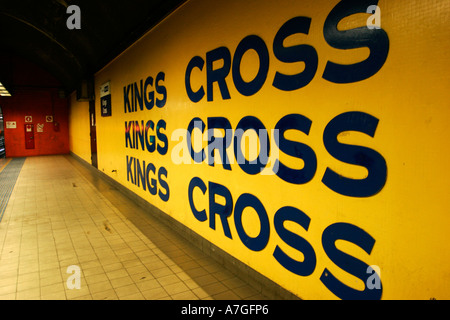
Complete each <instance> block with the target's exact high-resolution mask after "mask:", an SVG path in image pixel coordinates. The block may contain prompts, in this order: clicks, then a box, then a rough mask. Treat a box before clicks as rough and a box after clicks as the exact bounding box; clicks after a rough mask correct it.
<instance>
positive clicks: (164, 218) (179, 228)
mask: <svg viewBox="0 0 450 320" xmlns="http://www.w3.org/2000/svg"><path fill="white" fill-rule="evenodd" d="M66 157H67V159H68V160H69V162H70V159H71V158H72V159H74V160H76V161H77V163H79V164H81V165H82V166H83V167H84V168H86V169H88V170H89V171H90V172H91V173H93V174H94V175H95V176H97V177H99V178H101V179H102V180H103V181H105V182H106V183H108V184H109V185H111V186H112V187H114V188H116V189H117V190H119V191H120V192H121V193H122V194H124V195H125V196H127V197H128V198H129V199H130V200H132V201H133V202H135V203H136V204H138V205H139V207H141V208H142V209H143V210H144V211H145V212H147V213H148V214H150V215H151V216H153V217H156V218H158V220H159V221H161V222H163V223H164V224H165V225H167V226H169V227H170V228H171V229H172V230H174V231H175V232H176V233H178V234H179V235H181V236H182V237H183V238H184V239H186V240H187V241H189V242H190V243H192V245H193V246H195V247H197V248H198V249H200V250H201V251H202V252H203V253H204V254H205V255H207V256H208V257H211V258H213V259H214V260H215V261H216V262H217V263H219V264H221V265H223V266H224V268H225V269H226V270H228V271H230V272H231V273H233V274H234V275H235V276H237V277H239V278H241V279H242V280H244V281H245V282H247V283H248V284H249V285H250V286H251V287H253V288H254V289H255V290H256V291H257V292H259V293H261V294H263V295H265V296H267V297H269V298H270V299H275V300H300V298H299V297H297V296H296V295H294V294H293V293H291V292H289V291H288V290H286V289H284V288H283V287H281V286H280V285H278V284H277V283H275V282H273V281H272V280H270V279H268V278H267V277H265V276H264V275H262V274H260V273H259V272H257V271H256V270H254V269H252V268H250V267H249V266H248V265H246V264H244V263H242V262H241V261H239V260H237V259H236V258H234V257H233V256H231V255H230V254H228V253H227V252H225V251H224V250H222V249H220V248H219V247H217V246H216V245H214V244H213V243H211V242H210V241H208V240H206V239H205V238H203V237H201V236H200V235H199V234H197V233H196V232H194V231H193V230H191V229H189V228H187V227H186V226H184V225H183V224H181V223H180V222H178V221H177V220H175V219H174V218H172V217H170V216H169V215H168V214H166V213H164V212H163V211H161V210H160V209H158V208H156V207H155V206H153V205H152V204H151V203H149V202H148V201H146V200H145V199H143V198H141V197H139V196H138V195H136V194H135V193H134V192H132V191H130V190H129V189H127V188H125V187H124V186H123V185H121V184H120V183H118V182H117V181H115V180H114V179H112V178H111V177H109V176H108V175H106V174H105V173H103V172H102V171H100V170H98V169H96V168H95V167H93V166H92V165H91V164H89V163H88V162H86V161H85V160H84V159H82V158H80V157H79V156H77V155H76V154H74V153H72V152H71V153H70V154H69V155H67V156H66ZM72 163H73V162H72Z"/></svg>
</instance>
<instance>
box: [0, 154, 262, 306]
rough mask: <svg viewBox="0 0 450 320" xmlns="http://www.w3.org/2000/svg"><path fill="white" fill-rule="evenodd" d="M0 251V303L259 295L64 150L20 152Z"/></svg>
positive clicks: (0, 227)
mask: <svg viewBox="0 0 450 320" xmlns="http://www.w3.org/2000/svg"><path fill="white" fill-rule="evenodd" d="M0 167H1V166H0ZM7 167H8V166H6V167H4V168H3V170H5V169H6V168H7ZM0 174H1V173H0ZM0 254H1V255H0V300H4V299H9V300H14V299H17V300H25V299H32V300H46V299H51V300H54V299H62V300H66V299H82V300H91V299H94V300H104V299H110V300H126V299H133V300H137V299H140V300H144V299H148V300H157V299H162V300H171V299H174V300H179V299H183V300H191V299H202V300H203V299H213V300H223V299H226V300H242V299H252V300H256V299H267V297H265V296H264V295H261V294H260V293H259V292H258V291H257V290H255V289H253V288H252V287H251V286H249V285H248V284H246V282H244V281H242V280H241V279H239V278H238V277H236V276H235V275H234V274H232V273H231V272H229V271H227V270H224V269H223V267H221V266H220V265H219V264H218V263H216V262H215V261H213V260H212V259H211V258H210V257H207V256H206V255H205V254H203V253H202V252H201V251H199V250H198V249H197V248H195V247H193V246H191V245H190V244H189V243H188V242H187V241H186V240H184V239H183V238H181V237H180V236H179V235H178V234H176V233H174V232H173V231H172V230H171V229H170V228H169V227H168V226H166V225H165V224H163V223H162V222H160V221H159V220H157V219H156V218H154V217H151V216H149V215H148V214H147V213H145V212H144V211H143V209H142V208H140V207H139V206H137V205H136V204H134V203H133V202H132V201H130V200H129V199H128V198H127V197H125V196H124V195H123V194H121V193H120V192H119V191H118V190H117V189H115V188H114V187H112V186H111V185H109V184H108V183H106V182H105V181H103V180H101V179H99V178H98V177H95V176H94V175H93V174H92V173H91V172H90V171H89V170H87V169H86V168H85V167H83V166H82V165H81V164H80V163H79V162H78V161H77V160H75V159H74V158H72V157H71V156H69V155H59V156H38V157H28V158H26V160H25V162H24V164H23V167H22V169H21V171H20V174H19V176H18V178H17V182H16V184H15V187H14V189H13V191H12V193H11V196H10V198H9V201H8V203H7V206H6V209H5V210H4V214H3V218H2V220H1V222H0ZM77 270H78V271H79V272H77ZM77 276H78V277H77Z"/></svg>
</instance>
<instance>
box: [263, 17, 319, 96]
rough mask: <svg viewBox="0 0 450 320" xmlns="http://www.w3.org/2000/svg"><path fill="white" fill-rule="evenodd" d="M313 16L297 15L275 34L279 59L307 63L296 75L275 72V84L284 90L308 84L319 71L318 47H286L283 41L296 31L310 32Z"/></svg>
mask: <svg viewBox="0 0 450 320" xmlns="http://www.w3.org/2000/svg"><path fill="white" fill-rule="evenodd" d="M310 25H311V18H307V17H295V18H292V19H291V20H289V21H287V22H286V23H285V24H283V25H282V26H281V28H280V30H278V32H277V34H276V35H275V39H274V41H273V53H274V55H275V56H276V57H277V59H278V60H280V61H282V62H286V63H293V62H300V61H303V62H304V63H305V69H304V70H303V71H302V72H301V73H298V74H295V75H285V74H282V73H280V72H277V73H276V74H275V77H274V79H273V84H272V85H273V86H274V87H275V88H277V89H280V90H284V91H293V90H297V89H300V88H303V87H305V86H306V85H308V84H309V83H310V82H311V80H312V79H313V78H314V75H315V74H316V71H317V65H318V61H319V57H318V55H317V51H316V49H314V47H312V46H310V45H306V44H302V45H296V46H291V47H285V46H284V45H283V42H284V40H285V39H286V38H288V37H289V36H292V35H294V34H296V33H301V34H308V33H309V27H310Z"/></svg>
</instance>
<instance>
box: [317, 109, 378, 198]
mask: <svg viewBox="0 0 450 320" xmlns="http://www.w3.org/2000/svg"><path fill="white" fill-rule="evenodd" d="M377 126H378V119H377V118H375V117H373V116H371V115H370V114H367V113H364V112H357V111H352V112H346V113H343V114H340V115H338V116H336V117H335V118H334V119H333V120H331V121H330V122H329V123H328V125H327V126H326V128H325V130H324V133H323V143H324V146H325V148H326V149H327V151H328V153H329V154H330V155H332V156H333V157H334V158H336V159H338V160H340V161H342V162H345V163H349V164H354V165H358V166H363V167H365V168H366V169H367V171H368V176H367V177H366V178H364V179H351V178H347V177H344V176H341V175H340V174H338V173H336V172H335V171H333V170H332V169H330V168H327V169H326V171H325V174H324V175H323V178H322V182H323V183H324V184H325V185H326V186H327V187H328V188H330V189H331V190H333V191H335V192H337V193H339V194H342V195H345V196H349V197H370V196H373V195H375V194H377V193H378V192H379V191H380V190H381V189H383V187H384V185H385V183H386V179H387V166H386V160H385V159H384V158H383V157H382V156H381V155H380V154H379V153H378V152H376V151H374V150H372V149H369V148H367V147H361V146H354V145H348V144H343V143H340V142H339V141H338V139H337V137H338V135H339V134H340V133H342V132H345V131H357V132H362V133H365V134H367V135H369V136H370V137H372V138H373V137H374V135H375V130H376V128H377Z"/></svg>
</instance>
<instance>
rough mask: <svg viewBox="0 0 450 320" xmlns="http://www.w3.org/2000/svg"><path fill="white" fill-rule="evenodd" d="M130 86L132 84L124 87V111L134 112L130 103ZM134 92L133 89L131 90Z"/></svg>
mask: <svg viewBox="0 0 450 320" xmlns="http://www.w3.org/2000/svg"><path fill="white" fill-rule="evenodd" d="M130 88H131V85H128V86H126V87H123V105H124V112H125V113H127V112H133V110H132V108H131V105H130V97H129V95H130ZM131 93H133V91H132V92H131Z"/></svg>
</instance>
